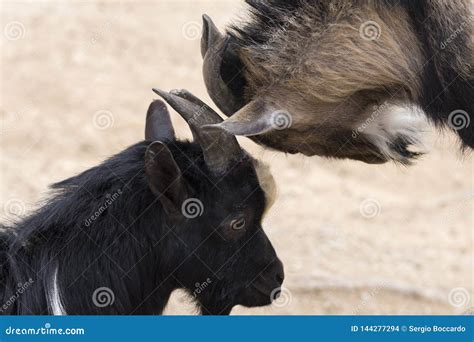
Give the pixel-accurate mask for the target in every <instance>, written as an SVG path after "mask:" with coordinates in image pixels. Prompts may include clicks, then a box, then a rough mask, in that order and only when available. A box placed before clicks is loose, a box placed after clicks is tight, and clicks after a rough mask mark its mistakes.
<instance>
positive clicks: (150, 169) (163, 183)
mask: <svg viewBox="0 0 474 342" xmlns="http://www.w3.org/2000/svg"><path fill="white" fill-rule="evenodd" d="M145 173H146V177H147V180H148V185H149V186H150V189H151V191H152V192H153V194H155V195H156V196H157V197H158V198H159V200H160V201H161V204H162V205H163V208H164V209H165V210H166V212H167V213H168V214H176V213H179V208H180V207H181V201H182V199H183V198H184V197H185V196H186V194H185V184H184V180H183V176H182V174H181V170H180V169H179V167H178V165H177V164H176V161H175V160H174V158H173V154H172V153H171V151H170V150H169V149H168V147H166V145H165V144H164V143H162V142H161V141H155V142H153V143H152V144H151V145H150V146H148V148H147V150H146V152H145Z"/></svg>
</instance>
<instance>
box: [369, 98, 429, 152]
mask: <svg viewBox="0 0 474 342" xmlns="http://www.w3.org/2000/svg"><path fill="white" fill-rule="evenodd" d="M385 106H386V108H383V107H382V106H381V107H379V109H378V110H377V111H378V112H377V111H375V112H374V113H373V114H372V116H371V118H369V119H367V121H366V126H365V127H364V129H363V130H362V132H361V133H363V134H364V136H365V137H366V138H367V139H368V140H369V141H370V142H371V143H372V144H374V145H375V146H376V147H377V148H378V150H379V152H380V153H381V154H382V155H384V156H385V157H386V158H387V159H392V160H396V161H403V160H404V159H405V157H404V156H403V155H401V154H400V153H399V151H397V150H396V149H394V148H393V142H394V141H395V140H396V139H397V138H403V139H404V140H405V141H407V142H410V144H411V146H412V149H413V150H416V151H419V152H426V150H427V147H426V146H425V145H424V144H423V141H422V135H423V133H425V132H427V131H428V129H429V126H428V122H427V120H426V117H425V116H424V115H423V114H422V113H421V112H420V110H416V109H411V108H405V107H400V106H395V105H385Z"/></svg>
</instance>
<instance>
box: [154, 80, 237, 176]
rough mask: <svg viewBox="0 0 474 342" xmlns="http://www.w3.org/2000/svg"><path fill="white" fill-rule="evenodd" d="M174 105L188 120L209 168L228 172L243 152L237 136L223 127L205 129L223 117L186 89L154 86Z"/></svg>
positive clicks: (159, 93)
mask: <svg viewBox="0 0 474 342" xmlns="http://www.w3.org/2000/svg"><path fill="white" fill-rule="evenodd" d="M153 91H154V92H155V93H157V94H158V95H160V96H161V97H162V98H163V99H164V100H165V101H166V102H168V104H169V105H170V106H171V107H173V108H174V110H176V111H177V112H178V113H179V114H180V115H181V116H182V117H183V118H184V120H186V122H187V123H188V125H189V127H190V128H191V130H192V132H193V136H194V137H195V139H197V142H198V143H199V145H200V146H201V148H202V150H203V154H204V160H205V162H206V165H207V167H208V168H209V169H210V170H211V171H212V172H214V173H216V174H221V173H223V172H225V171H226V170H227V169H228V168H229V165H230V163H231V162H232V161H233V160H235V159H237V158H239V157H240V156H241V155H242V150H241V148H240V146H239V143H238V142H237V139H236V138H235V136H233V135H232V134H229V133H227V132H225V131H222V130H206V129H203V128H202V126H204V125H213V124H218V123H221V122H222V121H223V120H222V118H221V117H220V116H219V114H217V113H216V112H215V111H213V110H212V109H211V108H210V107H209V106H208V105H206V104H205V103H204V102H202V101H201V100H200V99H198V98H197V97H196V96H194V95H193V94H191V93H190V92H188V91H187V90H173V91H171V92H169V93H168V92H166V91H163V90H159V89H153Z"/></svg>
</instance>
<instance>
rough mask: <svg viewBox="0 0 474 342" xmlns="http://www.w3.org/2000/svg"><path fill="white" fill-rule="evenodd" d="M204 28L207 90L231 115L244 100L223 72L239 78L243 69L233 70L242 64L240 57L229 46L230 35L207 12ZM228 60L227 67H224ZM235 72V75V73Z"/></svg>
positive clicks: (203, 48) (202, 49) (225, 111)
mask: <svg viewBox="0 0 474 342" xmlns="http://www.w3.org/2000/svg"><path fill="white" fill-rule="evenodd" d="M202 18H203V30H202V37H201V54H202V57H203V58H204V63H203V76H204V83H205V85H206V88H207V92H208V93H209V96H210V97H211V99H212V101H214V103H215V104H216V105H217V106H218V107H219V109H220V110H222V112H223V113H224V114H225V115H227V116H230V115H232V114H234V113H235V112H236V111H237V110H239V109H240V108H242V107H243V105H244V103H243V100H242V99H240V98H239V96H237V95H236V93H235V92H233V91H232V90H231V89H230V88H229V85H228V84H227V83H226V82H225V81H224V79H223V77H222V76H223V75H222V74H223V72H228V73H229V79H231V80H232V81H235V79H236V78H237V76H240V77H238V78H239V79H240V78H241V77H242V76H241V75H238V74H235V73H236V72H238V73H240V72H241V70H233V68H235V67H236V65H239V64H240V59H239V58H238V56H237V55H236V54H235V52H234V51H233V50H232V49H231V48H230V47H229V41H230V36H229V35H223V34H222V33H220V32H219V30H218V29H217V27H216V25H214V23H213V22H212V19H211V18H210V17H209V16H207V15H206V14H204V15H203V17H202ZM224 60H226V62H227V63H226V65H227V66H226V67H223V63H224ZM234 74H235V75H234Z"/></svg>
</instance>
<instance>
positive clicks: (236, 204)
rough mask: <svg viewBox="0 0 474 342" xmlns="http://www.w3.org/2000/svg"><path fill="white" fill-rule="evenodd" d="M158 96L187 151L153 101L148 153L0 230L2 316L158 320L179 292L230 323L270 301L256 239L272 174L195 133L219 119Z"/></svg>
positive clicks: (123, 160)
mask: <svg viewBox="0 0 474 342" xmlns="http://www.w3.org/2000/svg"><path fill="white" fill-rule="evenodd" d="M156 92H158V93H159V94H160V95H161V96H162V97H163V98H165V99H166V100H167V101H168V102H169V103H170V104H171V106H172V107H173V108H175V109H176V110H177V111H178V112H179V113H180V114H181V115H182V116H183V117H184V118H185V119H186V121H187V122H188V124H189V125H190V127H191V129H192V131H193V136H194V139H195V142H183V141H178V140H176V139H175V137H174V131H173V127H172V125H171V121H170V118H169V114H168V111H167V109H166V105H165V104H164V103H163V102H161V101H158V100H157V101H154V102H153V103H152V104H151V106H150V109H149V111H148V114H147V125H146V129H145V138H146V140H145V141H142V142H139V143H138V144H135V145H133V146H131V147H129V148H127V149H126V150H124V151H123V152H121V153H119V154H117V155H115V156H113V157H112V158H110V159H108V160H107V161H105V162H103V163H102V164H101V165H99V166H96V167H93V168H91V169H89V170H87V171H85V172H83V173H81V174H79V175H77V176H75V177H72V178H69V179H67V180H64V181H62V182H60V183H57V184H54V185H53V186H52V188H53V189H54V190H55V194H54V196H52V198H51V199H50V200H49V201H48V202H47V203H46V204H45V205H43V206H42V207H41V208H40V209H39V210H37V212H36V213H34V214H33V215H31V216H30V217H28V218H26V219H24V220H22V221H21V222H19V223H17V224H16V225H14V226H12V227H4V228H3V231H1V230H0V232H1V233H0V247H1V249H0V262H1V265H2V266H1V270H0V280H1V288H0V296H1V298H2V299H3V306H2V307H1V308H0V309H1V311H2V313H3V314H161V313H162V311H163V309H164V308H165V306H166V304H167V301H168V299H169V296H170V294H171V292H172V291H173V290H174V289H177V288H182V289H185V290H187V292H189V293H190V294H192V295H193V297H194V299H195V301H196V305H197V307H198V308H199V309H200V311H201V313H203V314H228V313H229V312H230V311H231V309H232V307H233V306H235V305H237V304H241V305H245V306H261V305H268V304H270V303H271V301H272V299H274V298H275V297H276V296H277V295H278V292H279V290H278V288H279V287H280V286H281V284H282V282H283V266H282V264H281V262H280V260H279V259H278V258H277V255H276V254H275V251H274V249H273V247H272V244H271V243H270V241H269V240H268V238H267V236H266V235H265V233H264V231H263V230H262V227H261V220H262V217H263V215H264V211H265V209H266V208H267V207H268V206H269V205H270V200H271V199H270V198H269V197H268V196H267V195H266V192H265V190H264V188H265V187H266V186H267V185H268V184H272V183H271V180H270V178H268V176H269V173H268V172H265V170H266V169H265V168H264V167H262V165H260V164H259V163H258V162H257V161H256V160H254V159H253V158H251V157H250V156H249V155H248V154H247V153H246V152H245V151H242V150H241V149H240V147H239V145H238V143H237V140H236V139H235V137H233V136H231V135H229V134H227V133H225V134H222V133H218V134H216V133H215V132H210V133H206V132H204V130H202V129H201V126H202V125H203V124H211V123H217V122H220V121H221V119H220V117H219V116H218V115H217V113H215V112H213V111H212V110H211V109H210V108H209V107H208V106H206V105H205V104H204V103H202V102H201V101H200V100H199V99H197V98H195V97H194V96H193V95H191V94H190V93H188V92H186V91H175V92H173V93H166V92H161V91H156ZM223 152H225V153H223ZM262 175H263V176H262ZM265 175H266V177H265Z"/></svg>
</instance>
